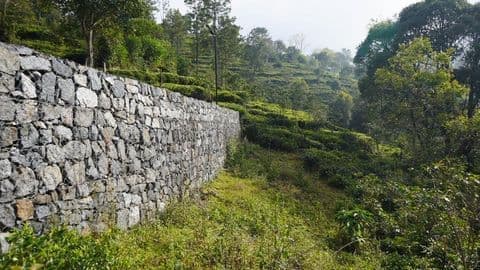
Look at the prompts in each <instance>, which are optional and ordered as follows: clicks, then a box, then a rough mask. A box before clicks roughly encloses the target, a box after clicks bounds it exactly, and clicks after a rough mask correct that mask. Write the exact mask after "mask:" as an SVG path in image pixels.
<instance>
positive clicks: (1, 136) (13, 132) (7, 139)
mask: <svg viewBox="0 0 480 270" xmlns="http://www.w3.org/2000/svg"><path fill="white" fill-rule="evenodd" d="M0 110H1V109H0ZM17 140H18V134H17V128H16V127H2V128H0V147H7V146H11V145H13V144H14V143H15V142H16V141H17Z"/></svg>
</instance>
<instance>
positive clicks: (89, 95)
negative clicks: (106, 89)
mask: <svg viewBox="0 0 480 270" xmlns="http://www.w3.org/2000/svg"><path fill="white" fill-rule="evenodd" d="M77 103H78V105H80V106H82V107H87V108H95V107H97V105H98V98H97V94H95V92H93V91H91V90H89V89H87V88H84V87H79V88H78V90H77Z"/></svg>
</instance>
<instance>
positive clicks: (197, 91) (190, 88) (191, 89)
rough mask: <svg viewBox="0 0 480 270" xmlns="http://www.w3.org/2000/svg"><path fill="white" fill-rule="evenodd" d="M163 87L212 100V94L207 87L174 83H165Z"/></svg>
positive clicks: (189, 95) (197, 97)
mask: <svg viewBox="0 0 480 270" xmlns="http://www.w3.org/2000/svg"><path fill="white" fill-rule="evenodd" d="M162 87H165V88H167V89H168V90H171V91H174V92H179V93H181V94H183V95H185V96H188V97H193V98H196V99H201V100H207V101H210V100H212V94H211V93H210V91H208V90H207V89H205V88H203V87H201V86H196V85H181V84H174V83H164V84H163V85H162Z"/></svg>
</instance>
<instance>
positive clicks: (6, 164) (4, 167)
mask: <svg viewBox="0 0 480 270" xmlns="http://www.w3.org/2000/svg"><path fill="white" fill-rule="evenodd" d="M10 175H12V163H10V161H8V160H6V159H2V160H0V179H5V178H8V177H10Z"/></svg>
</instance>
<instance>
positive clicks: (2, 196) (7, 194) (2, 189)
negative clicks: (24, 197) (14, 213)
mask: <svg viewBox="0 0 480 270" xmlns="http://www.w3.org/2000/svg"><path fill="white" fill-rule="evenodd" d="M14 191H15V186H14V185H13V184H12V182H10V181H9V180H0V203H8V202H12V201H13V200H14V199H15V197H14V196H13V195H14Z"/></svg>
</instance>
